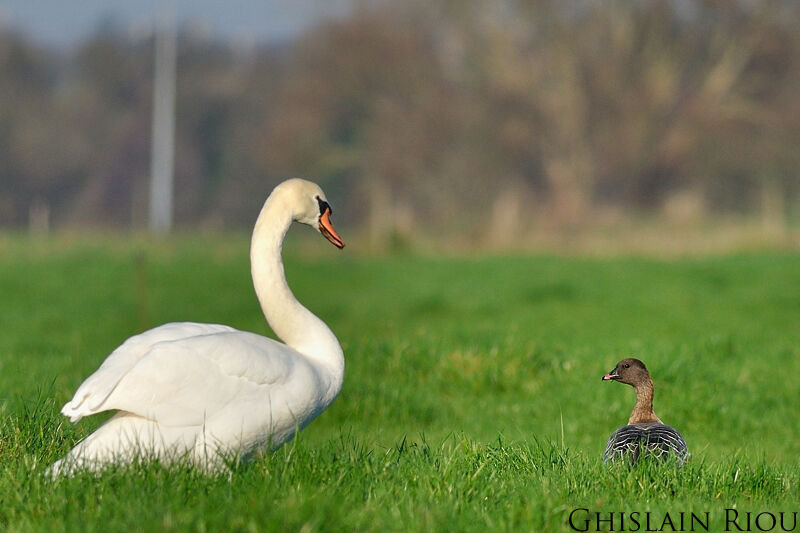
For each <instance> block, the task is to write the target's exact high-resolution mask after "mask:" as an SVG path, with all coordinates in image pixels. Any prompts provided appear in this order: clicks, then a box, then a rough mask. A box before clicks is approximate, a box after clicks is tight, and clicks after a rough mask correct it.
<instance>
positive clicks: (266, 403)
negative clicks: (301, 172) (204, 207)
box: [50, 179, 344, 476]
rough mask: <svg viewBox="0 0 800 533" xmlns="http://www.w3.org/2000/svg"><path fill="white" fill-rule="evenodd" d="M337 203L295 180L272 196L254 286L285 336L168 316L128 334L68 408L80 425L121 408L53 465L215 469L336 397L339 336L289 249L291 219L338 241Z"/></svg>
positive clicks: (268, 443)
mask: <svg viewBox="0 0 800 533" xmlns="http://www.w3.org/2000/svg"><path fill="white" fill-rule="evenodd" d="M330 215H331V208H330V206H329V205H328V203H327V201H326V200H325V194H324V193H323V192H322V190H321V189H320V188H319V186H317V185H316V184H314V183H311V182H309V181H305V180H300V179H292V180H288V181H285V182H283V183H281V184H280V185H278V186H277V187H275V189H274V190H273V191H272V194H270V196H269V198H267V200H266V202H265V203H264V207H263V208H262V209H261V213H260V214H259V216H258V220H257V221H256V224H255V229H254V230H253V237H252V241H251V247H250V261H251V273H252V277H253V285H254V287H255V292H256V295H257V297H258V301H259V303H260V304H261V309H262V310H263V312H264V316H265V317H266V319H267V322H269V325H270V326H271V327H272V330H273V331H274V332H275V334H276V335H277V336H278V337H279V338H280V339H281V340H283V341H284V342H285V343H286V344H281V343H280V342H277V341H275V340H273V339H269V338H266V337H262V336H260V335H256V334H254V333H248V332H244V331H237V330H235V329H233V328H231V327H229V326H222V325H217V324H197V323H191V322H180V323H171V324H165V325H163V326H160V327H157V328H155V329H151V330H149V331H146V332H144V333H142V334H140V335H136V336H134V337H131V338H129V339H128V340H126V341H125V342H124V343H123V344H122V345H121V346H120V347H119V348H117V349H116V350H114V352H113V353H111V355H109V356H108V358H107V359H106V360H105V361H104V362H103V364H102V365H101V366H100V368H99V369H97V371H96V372H95V373H94V374H92V375H91V376H89V377H88V378H87V379H86V381H84V382H83V384H81V386H80V387H79V388H78V390H77V392H76V393H75V396H74V398H73V399H72V400H70V401H69V402H68V403H67V404H66V405H64V407H63V408H62V409H61V413H62V414H64V415H65V416H67V417H69V418H70V420H71V421H72V422H77V421H78V420H80V419H81V418H82V417H84V416H88V415H93V414H95V413H100V412H103V411H109V410H116V411H117V413H116V414H115V415H114V416H113V417H112V418H110V419H109V420H108V421H107V422H106V423H105V424H103V425H102V426H100V427H99V428H98V429H97V431H95V432H94V433H92V434H91V435H89V436H88V437H86V438H85V439H83V440H82V441H80V442H79V443H78V444H77V445H76V446H75V447H74V448H73V449H72V450H71V451H70V452H69V453H68V454H67V456H66V457H64V458H63V459H61V460H59V461H57V462H56V463H55V464H53V465H52V466H51V467H50V473H51V474H52V475H54V476H55V475H58V474H59V473H61V474H70V473H72V472H73V471H74V470H75V468H86V469H89V470H100V469H102V468H103V467H104V466H105V465H107V464H109V463H113V462H126V461H131V460H132V459H133V458H134V457H136V456H137V455H141V456H144V457H152V458H158V459H159V460H160V461H162V462H165V463H168V462H170V461H171V460H174V459H176V458H187V459H189V460H190V461H193V462H194V463H196V464H199V465H201V466H202V467H204V468H207V469H211V470H214V469H217V468H218V467H219V466H220V465H221V457H220V455H233V456H235V457H241V456H246V455H248V454H250V453H252V452H254V451H256V450H259V449H263V448H267V449H275V448H277V447H279V446H280V445H281V444H283V443H284V442H286V441H287V440H289V439H291V438H292V437H293V436H294V434H295V432H296V431H298V430H299V429H302V428H303V427H304V426H305V425H307V424H308V423H309V422H311V421H312V420H313V419H314V417H316V416H317V415H319V414H320V413H321V412H322V411H324V410H325V409H326V408H327V407H328V406H329V405H330V404H331V402H332V401H333V400H334V398H336V395H337V394H338V393H339V390H340V389H341V386H342V379H343V377H344V354H343V353H342V348H341V346H339V342H338V341H337V339H336V337H335V336H334V334H333V332H331V330H330V329H329V328H328V326H326V325H325V323H324V322H323V321H322V320H320V319H319V318H317V317H316V316H314V315H313V314H312V313H311V312H310V311H309V310H308V309H306V308H305V307H303V305H301V304H300V302H298V301H297V300H296V299H295V297H294V295H293V294H292V292H291V290H290V289H289V286H288V285H287V284H286V278H285V276H284V271H283V263H282V261H281V246H282V243H283V238H284V236H285V235H286V232H287V230H288V229H289V226H290V225H291V223H292V221H297V222H301V223H303V224H307V225H309V226H312V227H314V228H316V229H317V230H318V231H319V232H320V233H321V234H322V235H323V236H324V237H325V238H327V239H328V240H329V241H330V242H331V243H333V244H334V245H335V246H336V247H338V248H343V247H344V243H343V242H342V239H341V238H339V236H338V235H337V234H336V231H335V230H334V229H333V226H332V225H331V221H330Z"/></svg>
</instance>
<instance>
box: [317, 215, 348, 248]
mask: <svg viewBox="0 0 800 533" xmlns="http://www.w3.org/2000/svg"><path fill="white" fill-rule="evenodd" d="M319 232H320V233H322V235H323V236H324V237H325V238H326V239H328V240H329V241H331V243H333V245H334V246H336V247H337V248H339V249H340V250H341V249H342V248H344V241H343V240H342V238H341V237H339V235H338V234H337V233H336V230H335V229H333V224H331V208H330V207H326V208H325V210H324V211H323V212H322V214H321V215H320V216H319Z"/></svg>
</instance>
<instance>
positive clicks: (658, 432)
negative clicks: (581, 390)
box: [603, 358, 689, 463]
mask: <svg viewBox="0 0 800 533" xmlns="http://www.w3.org/2000/svg"><path fill="white" fill-rule="evenodd" d="M603 381H619V382H620V383H626V384H628V385H631V386H632V387H633V388H634V389H636V405H635V406H634V408H633V412H631V416H630V418H629V419H628V425H627V426H624V427H621V428H619V429H618V430H616V431H615V432H614V433H612V434H611V437H610V438H609V439H608V443H607V444H606V451H605V452H604V453H603V461H604V462H606V461H615V460H617V459H621V458H628V459H629V460H630V461H631V462H636V461H637V460H638V459H639V457H640V456H641V455H652V456H655V457H662V456H664V457H666V456H669V455H674V456H675V457H676V458H677V459H678V461H679V462H680V463H683V462H685V461H686V459H687V458H688V457H689V449H688V448H687V446H686V441H685V440H683V436H682V435H681V434H680V433H678V430H676V429H675V428H673V427H671V426H668V425H666V424H664V423H663V422H662V421H661V419H660V418H658V417H657V416H656V414H655V412H653V380H652V379H650V373H649V372H648V371H647V367H646V366H644V363H642V362H641V361H639V360H638V359H633V358H631V359H623V360H622V361H620V362H619V363H617V366H616V367H614V370H612V371H611V372H609V373H608V374H606V375H605V376H603Z"/></svg>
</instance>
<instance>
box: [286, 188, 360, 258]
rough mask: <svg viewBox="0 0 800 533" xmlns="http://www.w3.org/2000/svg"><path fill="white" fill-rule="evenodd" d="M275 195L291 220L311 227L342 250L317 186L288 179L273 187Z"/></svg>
mask: <svg viewBox="0 0 800 533" xmlns="http://www.w3.org/2000/svg"><path fill="white" fill-rule="evenodd" d="M275 194H277V196H278V197H280V200H281V201H282V202H283V203H284V205H285V206H286V207H287V208H288V209H289V210H290V212H291V213H292V220H295V221H297V222H300V223H301V224H306V225H308V226H311V227H312V228H314V229H316V230H317V231H319V232H320V233H321V234H322V236H323V237H325V238H326V239H328V240H329V241H330V242H331V243H333V245H334V246H336V247H337V248H339V249H341V248H344V241H342V239H341V237H339V235H338V234H337V233H336V230H335V229H333V224H332V223H331V214H333V211H332V210H331V206H330V204H328V201H327V199H326V198H325V193H324V192H322V189H321V188H320V186H319V185H317V184H316V183H312V182H310V181H307V180H304V179H299V178H295V179H290V180H287V181H284V182H283V183H281V184H280V185H278V186H277V187H275V191H273V195H275Z"/></svg>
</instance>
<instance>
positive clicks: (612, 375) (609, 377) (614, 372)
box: [603, 368, 619, 381]
mask: <svg viewBox="0 0 800 533" xmlns="http://www.w3.org/2000/svg"><path fill="white" fill-rule="evenodd" d="M615 379H619V374H617V369H616V368H615V369H614V370H612V371H611V372H609V373H608V374H606V375H605V376H603V381H613V380H615Z"/></svg>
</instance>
